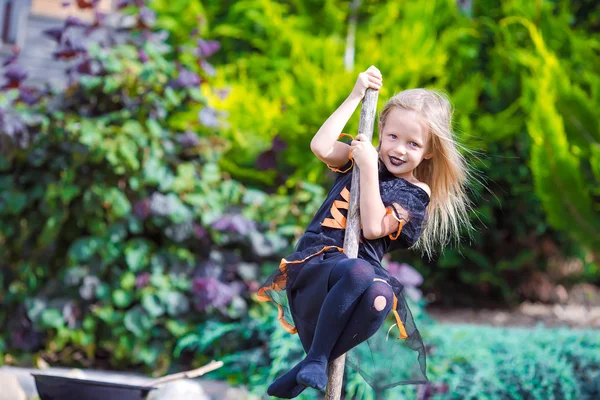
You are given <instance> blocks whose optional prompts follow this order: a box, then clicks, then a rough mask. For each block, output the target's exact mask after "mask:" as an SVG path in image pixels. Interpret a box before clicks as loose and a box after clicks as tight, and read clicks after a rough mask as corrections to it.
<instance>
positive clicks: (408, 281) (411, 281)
mask: <svg viewBox="0 0 600 400" xmlns="http://www.w3.org/2000/svg"><path fill="white" fill-rule="evenodd" d="M388 271H389V273H390V274H391V275H392V276H393V277H394V278H396V279H398V281H399V282H400V283H401V284H403V285H404V286H412V287H417V286H420V285H421V284H422V283H423V276H422V275H421V274H420V273H419V271H417V270H416V269H414V268H413V267H411V266H410V265H408V264H398V263H397V262H393V261H392V262H390V263H389V264H388Z"/></svg>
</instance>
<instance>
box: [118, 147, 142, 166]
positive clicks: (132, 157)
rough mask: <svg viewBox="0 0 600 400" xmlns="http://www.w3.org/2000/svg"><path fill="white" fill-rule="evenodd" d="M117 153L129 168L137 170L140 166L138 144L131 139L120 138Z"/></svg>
mask: <svg viewBox="0 0 600 400" xmlns="http://www.w3.org/2000/svg"><path fill="white" fill-rule="evenodd" d="M119 154H120V155H121V157H122V159H123V161H124V162H125V164H126V165H127V166H128V167H129V169H131V170H133V171H137V170H138V169H139V168H140V161H139V159H138V146H137V144H136V143H135V142H134V141H132V140H120V142H119Z"/></svg>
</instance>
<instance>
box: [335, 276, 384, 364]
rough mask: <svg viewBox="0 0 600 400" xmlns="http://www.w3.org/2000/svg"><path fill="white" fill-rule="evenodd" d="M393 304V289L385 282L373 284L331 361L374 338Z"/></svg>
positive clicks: (352, 317)
mask: <svg viewBox="0 0 600 400" xmlns="http://www.w3.org/2000/svg"><path fill="white" fill-rule="evenodd" d="M393 302H394V292H393V291H392V288H391V287H390V286H389V285H387V284H386V283H384V282H377V281H376V282H373V283H372V284H371V286H369V288H368V289H367V290H366V291H365V293H364V294H363V295H362V297H361V299H360V302H359V303H358V306H357V307H356V310H354V313H352V316H351V317H350V321H348V324H347V325H346V327H345V328H344V331H343V332H342V334H341V335H340V337H339V339H338V341H337V342H336V344H335V346H334V347H333V350H332V351H331V356H330V357H329V360H330V361H333V360H335V359H336V358H338V357H339V356H341V355H342V354H344V353H346V352H347V351H349V350H350V349H352V348H353V347H355V346H358V345H359V344H360V343H362V342H364V341H365V340H367V339H368V338H370V337H371V336H373V335H374V334H375V332H377V331H378V330H379V328H380V327H381V325H382V324H383V321H384V320H385V318H386V317H387V315H388V314H389V312H390V310H391V309H392V305H393V304H394V303H393Z"/></svg>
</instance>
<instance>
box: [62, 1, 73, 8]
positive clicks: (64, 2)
mask: <svg viewBox="0 0 600 400" xmlns="http://www.w3.org/2000/svg"><path fill="white" fill-rule="evenodd" d="M60 5H61V6H63V7H69V6H70V5H71V2H70V1H63V2H62V3H60Z"/></svg>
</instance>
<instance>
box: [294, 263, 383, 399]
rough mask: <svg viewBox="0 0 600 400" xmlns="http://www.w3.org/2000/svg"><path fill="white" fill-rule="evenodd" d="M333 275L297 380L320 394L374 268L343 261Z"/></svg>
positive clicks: (368, 265)
mask: <svg viewBox="0 0 600 400" xmlns="http://www.w3.org/2000/svg"><path fill="white" fill-rule="evenodd" d="M340 264H341V265H340ZM331 275H332V276H330V281H331V283H333V285H332V286H331V289H330V291H329V293H328V294H327V297H326V298H325V301H324V302H323V306H322V307H321V312H320V313H319V319H318V321H317V326H316V329H315V336H314V338H313V342H312V345H311V347H310V350H309V352H308V354H307V355H306V358H305V359H304V361H303V363H304V365H303V366H302V368H301V369H300V371H298V376H297V377H296V381H297V382H298V383H299V384H301V385H305V386H310V387H313V388H315V389H319V390H324V389H325V387H326V386H327V362H328V360H329V356H330V354H331V351H332V350H333V347H334V346H335V343H336V342H337V340H338V338H339V337H340V335H341V334H342V332H343V330H344V327H345V326H346V324H347V323H348V321H349V319H350V316H351V315H352V314H353V313H354V310H355V309H356V307H357V305H358V303H359V302H360V298H361V296H362V294H363V293H364V292H365V290H367V288H368V287H369V286H370V285H371V283H372V282H373V277H374V276H375V274H374V271H373V266H372V265H371V264H369V263H368V262H366V261H364V260H361V259H358V258H354V259H345V260H343V261H341V262H340V263H339V264H338V265H336V266H335V268H334V269H333V270H332V274H331Z"/></svg>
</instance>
